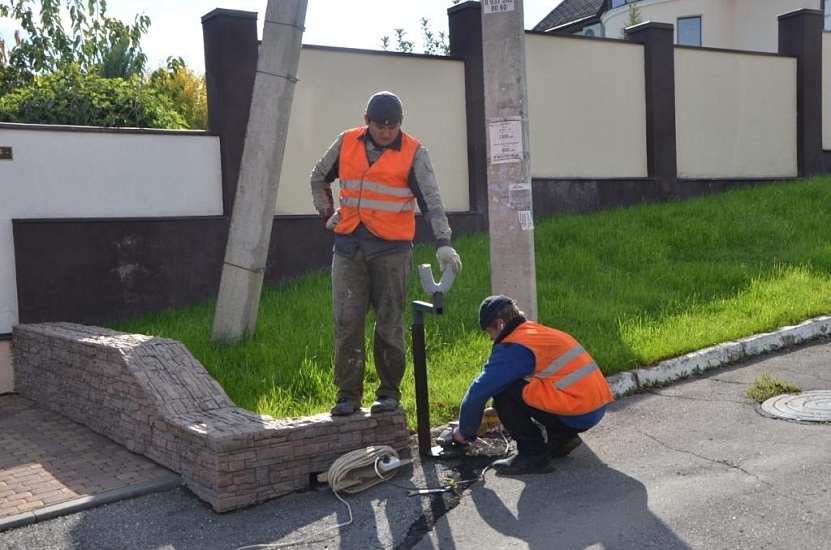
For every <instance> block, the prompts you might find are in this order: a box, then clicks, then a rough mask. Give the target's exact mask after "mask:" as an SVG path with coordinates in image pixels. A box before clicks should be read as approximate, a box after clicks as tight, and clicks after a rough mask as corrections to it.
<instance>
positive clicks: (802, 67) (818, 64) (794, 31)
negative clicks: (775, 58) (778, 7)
mask: <svg viewBox="0 0 831 550" xmlns="http://www.w3.org/2000/svg"><path fill="white" fill-rule="evenodd" d="M822 28H823V13H822V11H820V10H812V9H801V10H797V11H792V12H790V13H785V14H783V15H780V16H779V53H781V54H787V55H794V56H796V156H797V168H798V170H799V175H800V176H802V177H805V176H810V175H812V174H820V173H822V171H823V153H822Z"/></svg>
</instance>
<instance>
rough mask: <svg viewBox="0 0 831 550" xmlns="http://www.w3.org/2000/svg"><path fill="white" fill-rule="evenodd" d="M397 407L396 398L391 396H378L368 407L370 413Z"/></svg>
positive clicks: (391, 409) (388, 410) (392, 409)
mask: <svg viewBox="0 0 831 550" xmlns="http://www.w3.org/2000/svg"><path fill="white" fill-rule="evenodd" d="M397 408H398V399H394V398H392V397H379V398H378V400H377V401H375V403H373V404H372V406H371V407H370V408H369V412H370V413H372V414H376V413H385V412H392V411H394V410H395V409H397Z"/></svg>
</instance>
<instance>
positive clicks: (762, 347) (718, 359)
mask: <svg viewBox="0 0 831 550" xmlns="http://www.w3.org/2000/svg"><path fill="white" fill-rule="evenodd" d="M829 335H831V316H821V317H815V318H813V319H808V320H807V321H803V322H802V323H800V324H798V325H794V326H788V327H782V328H779V329H776V330H774V331H771V332H766V333H763V334H756V335H754V336H748V337H747V338H741V339H739V340H735V341H731V342H724V343H722V344H718V345H715V346H711V347H708V348H704V349H702V350H699V351H695V352H692V353H688V354H686V355H682V356H679V357H674V358H672V359H667V360H665V361H661V362H660V363H658V364H657V365H655V366H654V367H649V368H642V369H634V370H632V371H627V372H619V373H617V374H613V375H611V376H607V377H606V381H607V382H608V383H609V386H610V387H611V388H612V393H613V394H614V395H615V397H616V398H620V397H625V396H627V395H632V394H635V393H639V392H641V391H643V390H644V389H647V388H651V387H658V386H662V385H665V384H667V383H669V382H672V381H674V380H680V379H683V378H687V377H689V376H691V375H695V374H700V373H702V372H704V371H707V370H710V369H714V368H717V367H722V366H725V365H729V364H733V363H737V362H739V361H742V360H744V359H749V358H751V357H756V356H759V355H763V354H765V353H771V352H774V351H778V350H781V349H785V348H788V347H791V346H795V345H798V344H803V343H807V342H810V341H813V340H818V339H820V338H824V337H827V336H829Z"/></svg>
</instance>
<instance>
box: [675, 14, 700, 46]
mask: <svg viewBox="0 0 831 550" xmlns="http://www.w3.org/2000/svg"><path fill="white" fill-rule="evenodd" d="M677 28H678V44H679V45H681V46H701V16H697V17H679V18H678V26H677Z"/></svg>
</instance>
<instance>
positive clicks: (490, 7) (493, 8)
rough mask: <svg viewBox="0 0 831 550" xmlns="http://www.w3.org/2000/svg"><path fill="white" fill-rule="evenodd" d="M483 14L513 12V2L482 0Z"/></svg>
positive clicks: (510, 0)
mask: <svg viewBox="0 0 831 550" xmlns="http://www.w3.org/2000/svg"><path fill="white" fill-rule="evenodd" d="M482 7H483V8H484V10H485V14H488V13H500V12H506V11H514V0H482Z"/></svg>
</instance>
